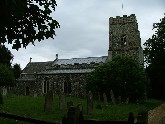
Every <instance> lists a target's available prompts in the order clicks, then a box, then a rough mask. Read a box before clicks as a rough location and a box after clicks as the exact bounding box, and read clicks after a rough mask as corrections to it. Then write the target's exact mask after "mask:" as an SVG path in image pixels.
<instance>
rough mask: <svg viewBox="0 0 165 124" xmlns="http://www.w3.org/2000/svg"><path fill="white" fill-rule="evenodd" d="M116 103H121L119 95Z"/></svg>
mask: <svg viewBox="0 0 165 124" xmlns="http://www.w3.org/2000/svg"><path fill="white" fill-rule="evenodd" d="M118 104H121V96H118Z"/></svg>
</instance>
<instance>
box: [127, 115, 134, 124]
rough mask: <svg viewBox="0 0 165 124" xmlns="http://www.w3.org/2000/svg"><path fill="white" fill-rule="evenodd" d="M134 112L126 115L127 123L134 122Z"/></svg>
mask: <svg viewBox="0 0 165 124" xmlns="http://www.w3.org/2000/svg"><path fill="white" fill-rule="evenodd" d="M134 120H135V118H134V114H133V113H132V112H130V113H129V116H128V123H129V124H134Z"/></svg>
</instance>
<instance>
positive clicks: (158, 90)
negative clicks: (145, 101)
mask: <svg viewBox="0 0 165 124" xmlns="http://www.w3.org/2000/svg"><path fill="white" fill-rule="evenodd" d="M153 28H154V29H155V34H153V36H152V38H149V39H148V40H147V41H146V42H145V43H144V45H145V49H144V55H145V59H146V63H147V64H148V67H147V69H146V71H147V73H148V75H149V77H150V82H151V88H152V97H154V98H161V99H165V95H164V88H165V76H164V75H165V63H164V62H165V17H164V18H162V19H161V20H160V22H159V23H155V24H154V26H153Z"/></svg>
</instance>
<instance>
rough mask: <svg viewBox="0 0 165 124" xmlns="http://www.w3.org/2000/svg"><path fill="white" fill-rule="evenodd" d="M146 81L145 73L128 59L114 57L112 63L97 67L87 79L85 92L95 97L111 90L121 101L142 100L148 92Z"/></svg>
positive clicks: (133, 61)
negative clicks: (90, 92) (127, 99)
mask: <svg viewBox="0 0 165 124" xmlns="http://www.w3.org/2000/svg"><path fill="white" fill-rule="evenodd" d="M148 86H149V85H148V81H147V77H146V74H145V71H144V69H143V67H142V66H140V65H139V64H138V63H137V62H136V61H135V60H133V59H132V58H130V57H126V56H125V57H116V58H114V59H113V60H112V61H110V62H108V63H105V64H103V65H101V66H98V67H97V68H96V69H95V71H93V72H92V73H91V74H90V75H89V76H88V77H87V90H91V91H92V92H93V93H94V94H95V95H97V94H98V92H99V93H101V94H102V93H104V92H105V93H106V94H107V95H108V96H109V94H110V90H113V92H114V94H115V96H116V97H118V96H121V97H122V100H123V101H124V100H126V98H129V99H130V101H131V102H135V101H137V100H143V99H144V97H145V94H146V93H147V92H148V91H147V90H148Z"/></svg>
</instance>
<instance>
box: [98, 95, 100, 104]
mask: <svg viewBox="0 0 165 124" xmlns="http://www.w3.org/2000/svg"><path fill="white" fill-rule="evenodd" d="M98 101H99V103H100V93H98Z"/></svg>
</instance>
